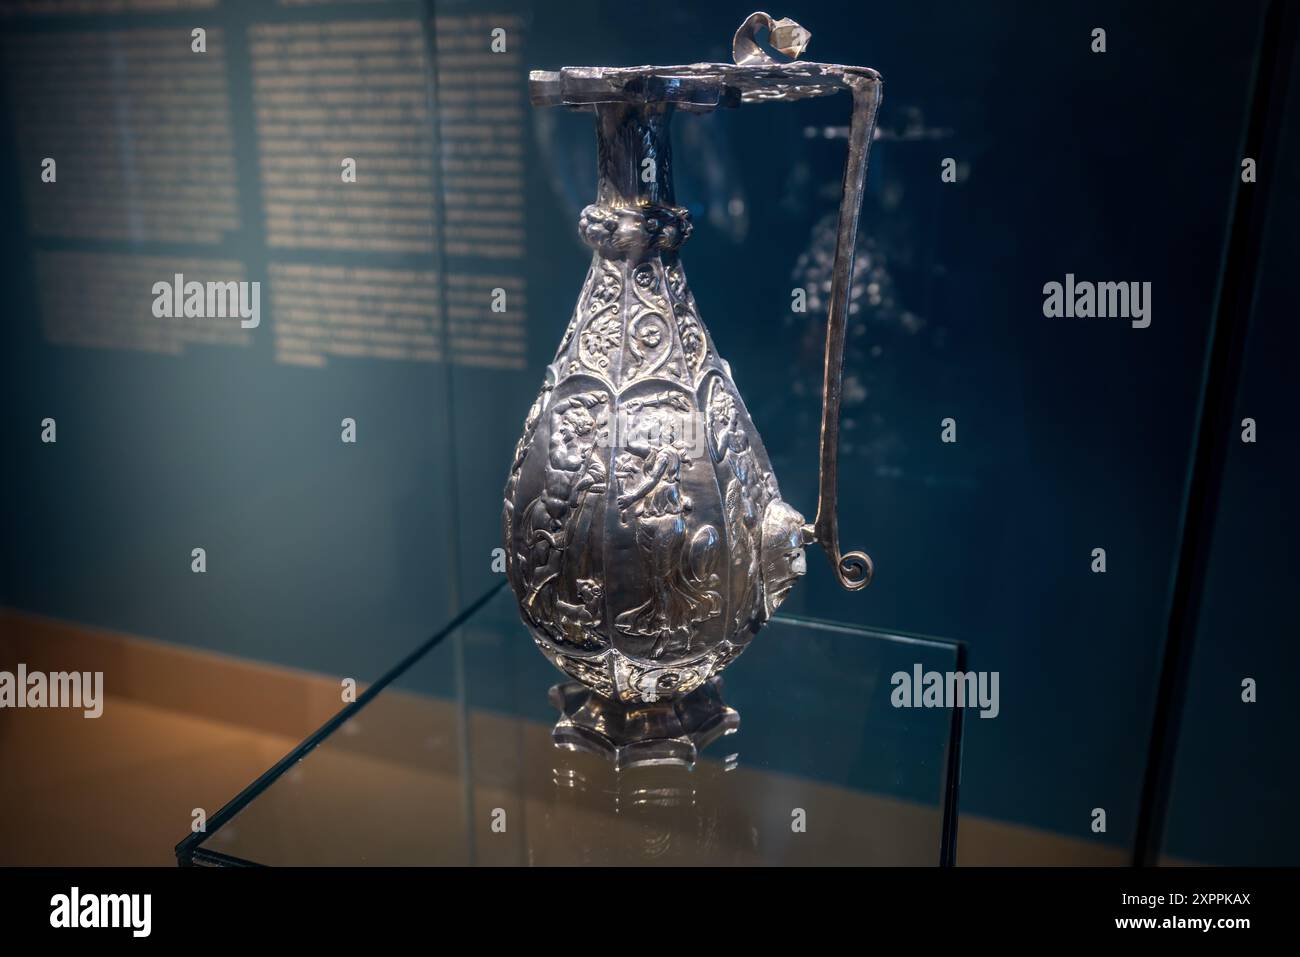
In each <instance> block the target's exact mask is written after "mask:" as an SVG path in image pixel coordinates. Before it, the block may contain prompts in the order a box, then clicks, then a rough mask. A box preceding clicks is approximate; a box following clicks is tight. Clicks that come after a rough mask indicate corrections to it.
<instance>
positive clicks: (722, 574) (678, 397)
mask: <svg viewBox="0 0 1300 957" xmlns="http://www.w3.org/2000/svg"><path fill="white" fill-rule="evenodd" d="M760 28H763V29H768V30H769V31H770V33H771V36H772V39H773V42H774V43H776V44H777V45H778V46H779V47H782V48H784V49H786V50H787V51H790V52H795V53H797V52H799V51H801V50H802V49H803V46H804V45H806V43H807V40H808V37H809V34H808V32H807V31H806V30H804V29H803V28H802V27H800V26H799V25H798V24H796V23H794V22H793V21H790V20H780V21H774V20H773V19H772V18H771V17H769V16H768V15H767V14H763V13H758V14H753V15H751V16H750V17H749V18H748V19H746V21H745V23H744V24H742V26H741V28H740V30H739V31H737V34H736V38H735V40H734V41H733V51H734V55H735V57H736V60H737V63H736V64H734V65H733V64H717V63H697V64H693V65H689V66H671V67H649V66H647V67H630V68H604V67H601V68H589V67H566V68H564V69H563V70H561V71H559V72H558V73H538V72H535V73H533V74H532V76H531V84H532V97H533V102H534V103H535V104H537V105H565V106H569V107H572V108H578V109H589V110H592V111H594V113H595V115H596V135H597V165H598V172H599V180H598V187H597V196H596V202H595V203H594V204H592V205H591V206H588V207H587V208H586V209H585V210H584V211H583V213H582V216H581V219H580V223H579V233H580V235H581V236H582V238H583V240H584V241H585V242H586V243H587V245H588V246H590V247H591V248H592V250H593V254H592V263H591V268H590V269H589V270H588V273H587V279H586V282H585V283H584V284H583V288H582V292H581V294H580V295H579V297H578V303H577V306H576V308H575V309H574V312H573V317H572V319H571V320H570V322H569V325H568V328H567V329H566V330H565V332H564V336H563V338H562V340H561V341H560V346H559V349H558V350H557V351H556V354H555V360H554V361H553V362H552V363H551V365H550V366H549V367H548V368H547V372H546V378H545V382H544V383H543V386H542V391H541V394H540V395H538V397H537V400H536V401H535V402H534V403H533V406H532V408H531V409H530V410H529V412H528V416H527V418H526V420H525V424H524V434H523V435H522V437H521V438H520V440H519V443H518V445H517V446H516V450H515V456H514V461H513V464H512V466H511V470H510V477H509V480H508V482H507V484H506V491H505V509H504V516H503V526H504V527H503V532H504V538H505V546H506V555H507V562H506V565H507V573H508V575H509V578H510V584H511V586H512V587H513V589H514V591H515V594H516V596H517V597H518V599H519V605H520V611H521V613H522V615H523V618H524V621H525V622H526V623H527V624H528V626H529V628H530V630H531V631H532V634H533V638H534V641H535V642H536V643H537V645H538V647H539V648H540V649H541V651H542V653H543V654H544V655H546V657H547V658H548V659H550V661H551V662H552V663H553V664H555V665H556V667H558V668H559V669H560V670H561V671H563V672H565V673H566V674H568V675H570V676H571V677H573V678H575V679H577V680H578V681H580V682H582V683H583V684H584V685H586V686H587V687H589V688H591V689H592V690H593V691H595V692H597V693H598V694H599V695H602V696H604V697H606V698H610V699H614V700H616V701H618V702H621V703H623V704H625V705H639V704H647V703H654V702H661V701H665V700H668V699H674V698H679V697H682V696H685V695H689V694H690V693H691V692H693V691H695V690H696V689H699V688H700V687H701V686H702V685H704V683H705V682H706V681H707V680H708V679H709V678H710V677H711V676H713V675H715V674H716V673H718V672H719V671H721V670H722V669H723V668H724V667H726V665H728V664H729V663H730V662H731V661H732V660H733V659H735V657H736V656H737V655H739V654H740V653H741V652H742V651H743V650H744V649H745V648H746V647H747V646H748V644H749V641H750V640H751V639H752V637H753V636H754V634H755V633H756V632H757V631H758V629H759V628H760V627H761V626H762V625H763V623H764V622H766V621H767V620H768V619H769V618H770V617H771V616H772V614H773V613H774V612H775V611H776V609H777V608H778V607H779V606H780V604H781V602H782V601H783V600H784V599H785V596H786V595H787V594H788V593H789V591H790V588H791V587H792V586H793V584H794V582H795V580H796V579H797V578H798V577H799V576H800V575H802V574H803V573H804V571H805V558H804V546H805V545H806V544H809V543H811V542H814V541H816V542H820V543H821V544H822V546H823V548H824V549H825V550H826V552H827V554H828V556H829V557H830V559H831V563H832V566H833V567H834V569H835V574H836V576H837V578H838V579H839V580H840V582H841V584H843V585H844V587H846V588H849V589H851V590H855V589H858V588H862V587H864V586H865V585H866V584H867V583H868V581H869V580H870V578H871V560H870V559H869V558H868V557H867V556H866V555H865V554H864V553H862V552H850V553H847V554H844V555H841V554H840V551H839V541H838V537H839V536H838V530H837V528H836V523H835V497H836V478H837V466H836V458H837V450H838V429H839V402H840V367H841V362H842V359H843V350H844V325H845V317H846V313H847V304H848V303H847V300H848V287H849V281H848V280H849V277H850V276H851V273H852V268H853V249H854V241H855V237H856V233H857V220H858V211H859V207H860V205H861V200H862V187H863V182H864V178H865V174H866V163H867V149H868V147H869V145H870V142H871V131H872V128H873V127H874V124H875V116H876V109H877V107H878V105H879V102H880V77H879V75H878V74H877V73H876V72H875V71H873V70H869V69H866V68H863V67H849V66H838V65H832V64H824V63H809V62H804V61H794V62H790V63H780V62H777V61H776V60H775V59H773V58H772V57H771V56H770V55H768V54H767V53H766V52H764V51H763V49H762V48H761V46H760V45H759V43H758V39H757V34H758V30H759V29H760ZM845 90H847V91H848V92H850V93H851V94H852V97H853V113H852V118H851V125H850V133H849V155H848V161H847V164H846V167H845V175H844V189H843V196H842V200H841V204H840V220H839V230H838V235H837V245H836V255H835V265H834V269H833V276H832V288H831V296H830V304H829V318H828V324H827V337H826V365H825V382H824V389H823V417H822V445H821V463H820V465H821V473H820V475H821V486H820V495H819V501H818V508H817V516H816V519H815V520H814V522H813V523H812V524H807V523H805V521H804V519H803V516H801V515H800V514H799V513H798V512H797V511H796V510H795V509H794V508H792V507H791V506H790V505H788V504H787V503H786V502H784V501H783V500H782V499H781V493H780V489H779V488H778V486H777V482H776V478H775V476H773V474H772V467H771V463H770V461H769V460H768V456H767V452H766V450H765V449H764V447H763V442H762V440H761V439H760V438H759V435H758V432H757V430H756V429H755V428H754V423H753V422H752V421H751V420H750V418H749V413H748V412H747V411H746V409H745V404H744V402H743V401H742V399H741V397H740V395H739V394H738V393H737V391H736V387H735V383H734V382H733V381H732V378H731V369H730V367H729V366H728V365H727V363H726V361H725V360H723V359H722V358H721V357H720V356H719V355H718V353H717V350H716V348H715V347H714V344H713V341H712V339H711V338H710V336H709V333H708V330H707V329H705V327H704V324H703V323H702V322H701V320H700V316H699V313H698V311H697V309H696V306H695V300H694V297H692V295H691V292H690V289H689V287H688V286H687V282H686V274H685V272H684V271H683V268H682V264H681V261H680V258H679V249H680V247H681V245H682V244H683V243H684V242H685V241H686V239H688V238H689V236H690V233H691V222H690V216H689V214H688V213H687V211H686V209H684V208H683V207H680V206H678V205H677V204H676V201H675V198H674V195H673V185H672V149H671V145H670V141H669V135H668V126H669V121H670V119H671V117H672V114H673V113H674V112H675V111H676V110H678V109H686V110H688V111H693V112H699V111H702V110H707V109H712V108H715V107H717V106H735V105H738V104H740V103H741V102H761V101H766V100H786V99H799V98H801V97H807V96H821V95H825V94H829V93H834V92H838V91H845Z"/></svg>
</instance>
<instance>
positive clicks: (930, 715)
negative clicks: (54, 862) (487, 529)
mask: <svg viewBox="0 0 1300 957" xmlns="http://www.w3.org/2000/svg"><path fill="white" fill-rule="evenodd" d="M963 658H964V649H963V648H962V647H961V646H960V645H957V644H953V643H951V642H945V641H935V640H932V639H926V638H916V637H908V636H902V635H890V634H883V633H879V632H872V631H867V630H864V629H858V628H852V627H848V626H844V625H838V624H833V623H828V622H817V621H810V620H806V619H801V618H794V617H789V616H778V617H777V618H776V619H775V620H774V621H772V622H771V623H770V625H769V627H768V628H767V629H766V630H765V631H764V634H763V640H762V641H761V642H757V643H756V644H755V647H754V648H752V649H750V651H749V652H748V653H747V654H746V655H745V656H744V658H743V659H742V660H741V661H739V662H737V663H736V665H735V666H734V667H732V668H730V669H728V671H727V673H726V676H725V678H724V679H723V680H724V682H725V684H723V685H722V687H721V695H722V699H723V701H724V702H725V705H724V707H725V708H726V709H727V711H728V712H729V720H728V721H726V722H725V723H721V722H720V723H716V724H715V726H714V730H713V731H712V732H711V733H709V734H706V735H705V736H704V737H703V738H702V739H701V740H700V744H701V747H700V750H699V754H698V757H696V758H695V759H694V760H691V759H690V758H681V759H678V760H666V761H662V762H660V761H653V762H647V763H632V764H630V765H629V764H627V763H625V764H624V766H622V767H621V768H618V767H616V759H615V756H614V755H613V754H611V753H609V752H603V751H601V750H599V749H589V748H583V747H577V746H575V744H574V742H573V739H572V738H569V737H566V736H565V735H564V734H563V727H562V726H563V724H564V722H563V720H562V716H561V713H560V712H559V711H557V709H556V707H555V705H556V704H557V700H556V695H555V693H554V689H556V688H558V687H559V685H558V684H557V683H558V682H559V681H560V679H562V678H563V675H561V674H560V673H559V672H558V671H555V670H554V669H552V668H550V666H549V665H547V664H546V662H545V661H543V660H542V659H541V658H540V656H538V655H537V654H536V652H535V651H533V649H532V647H531V642H530V641H528V640H527V629H526V628H525V626H524V625H523V623H522V622H521V621H520V619H519V613H518V609H517V607H516V605H515V602H514V599H513V596H512V595H511V594H510V593H509V590H508V589H505V588H501V587H498V588H496V589H494V590H493V591H491V592H490V593H489V594H488V595H487V596H485V598H483V599H481V600H480V601H478V602H476V603H475V604H474V605H473V606H471V607H470V608H469V609H467V612H466V613H465V614H463V615H462V616H461V617H460V619H459V620H458V621H457V622H455V623H453V624H452V625H451V626H450V627H448V628H446V629H444V630H442V631H440V632H439V633H438V634H437V635H435V636H434V637H433V638H431V639H430V640H429V641H428V642H427V643H426V644H425V645H424V646H422V647H421V648H419V649H417V650H416V651H415V652H414V653H413V654H412V655H411V656H409V657H408V658H407V659H406V660H404V661H402V662H401V663H399V664H398V665H397V666H396V667H395V668H394V669H393V670H392V671H391V672H390V673H389V674H387V675H386V676H384V677H383V678H382V679H380V680H379V681H377V682H375V684H373V685H372V686H370V687H369V688H368V689H366V690H365V692H364V693H363V694H362V695H361V696H359V698H358V700H357V701H356V702H355V703H352V704H349V705H347V706H346V707H344V708H343V709H342V710H341V711H340V712H339V714H338V715H336V716H335V717H334V718H333V719H331V720H330V721H329V722H328V723H327V724H326V725H325V726H323V727H322V728H321V729H320V730H319V731H317V732H316V733H315V734H313V735H311V736H310V737H309V738H307V739H306V740H305V741H303V742H302V743H301V744H300V745H299V746H298V747H297V748H296V749H295V750H294V751H293V752H292V753H291V754H289V755H287V756H286V757H285V758H284V760H282V761H280V762H279V763H278V764H276V766H275V767H273V768H271V769H270V770H268V771H267V773H266V774H264V775H262V776H261V777H260V778H258V779H257V780H256V781H255V782H253V783H251V784H250V785H249V787H247V788H246V789H244V790H243V791H241V792H240V793H239V794H238V795H237V796H235V797H234V798H233V799H232V800H231V801H230V802H229V803H228V804H227V805H226V806H225V807H224V808H222V809H221V810H220V811H219V812H218V813H216V814H215V815H213V816H212V818H210V819H209V821H208V824H207V829H206V831H204V832H201V833H195V834H192V835H190V836H189V837H187V838H186V839H185V840H183V841H182V842H181V843H180V844H179V845H178V846H177V848H176V854H177V858H178V860H179V861H180V863H181V864H183V865H217V866H223V865H241V864H265V865H334V864H352V865H388V864H391V865H425V864H430V865H444V864H542V865H548V864H550V865H561V864H615V865H619V864H628V865H631V864H641V865H649V864H701V865H723V864H898V865H935V864H951V863H952V862H953V852H954V848H955V843H954V841H955V837H956V827H957V780H958V772H959V769H960V762H961V731H962V712H961V710H960V709H945V708H926V707H918V708H911V707H909V708H894V707H892V706H891V705H890V703H889V697H890V692H891V691H892V689H893V688H894V687H895V686H896V685H898V684H901V679H898V680H895V678H894V676H896V675H898V674H904V675H906V676H907V680H909V681H910V680H911V679H912V676H913V675H914V674H916V673H917V672H919V673H921V674H925V673H931V672H933V673H940V674H946V673H948V672H952V671H957V670H961V669H962V667H963ZM774 674H779V675H781V677H782V680H781V682H780V683H779V684H774V683H773V682H772V680H771V678H772V676H773V675H774ZM449 685H450V686H451V687H452V688H453V689H454V690H453V691H452V693H451V694H450V695H447V694H446V689H447V687H448V686H449ZM548 689H552V693H551V694H550V695H548ZM557 725H558V727H557Z"/></svg>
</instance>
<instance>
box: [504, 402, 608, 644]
mask: <svg viewBox="0 0 1300 957" xmlns="http://www.w3.org/2000/svg"><path fill="white" fill-rule="evenodd" d="M608 399H609V396H608V395H607V394H606V393H604V392H584V393H581V394H579V395H574V396H570V397H568V398H566V399H560V400H559V401H557V402H556V404H555V408H554V409H552V410H551V423H552V424H551V439H550V448H549V450H548V455H547V460H546V479H545V482H544V484H543V486H542V490H541V492H540V494H539V495H538V496H537V498H535V499H533V500H532V501H531V502H529V503H528V506H527V508H526V509H525V510H524V513H523V516H522V522H523V529H524V542H525V545H526V547H527V549H528V555H527V560H526V574H525V583H526V584H527V588H528V591H527V597H526V600H525V602H524V607H525V608H526V609H527V611H528V614H529V616H530V617H531V618H532V620H533V622H534V623H536V624H538V625H539V626H542V627H546V626H547V625H548V623H551V622H554V621H555V620H556V618H555V612H556V602H557V601H558V600H562V597H563V596H560V595H557V593H556V580H557V578H558V577H559V575H560V571H561V568H562V565H563V561H564V556H565V553H566V551H567V550H568V548H569V546H570V544H571V543H572V541H573V532H574V527H575V526H576V524H577V518H578V515H579V513H580V511H581V508H582V505H583V502H584V501H585V499H586V497H587V495H588V493H590V492H603V491H605V489H606V488H607V484H606V481H607V479H606V473H605V465H604V463H603V462H601V460H600V458H599V457H598V456H597V455H596V454H595V453H596V450H597V449H598V448H599V447H600V446H601V445H602V441H601V440H602V438H603V436H604V435H605V432H604V430H603V429H602V428H601V422H600V421H598V420H597V418H596V417H595V416H594V415H592V413H591V410H592V409H593V408H595V407H597V406H599V405H601V404H603V403H604V402H606V401H607V400H608ZM573 597H577V596H573Z"/></svg>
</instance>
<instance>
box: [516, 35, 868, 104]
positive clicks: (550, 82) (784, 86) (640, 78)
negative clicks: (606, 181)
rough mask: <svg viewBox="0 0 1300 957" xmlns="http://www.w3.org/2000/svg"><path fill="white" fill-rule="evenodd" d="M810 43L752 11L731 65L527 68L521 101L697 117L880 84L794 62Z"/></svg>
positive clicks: (847, 70)
mask: <svg viewBox="0 0 1300 957" xmlns="http://www.w3.org/2000/svg"><path fill="white" fill-rule="evenodd" d="M760 29H766V30H767V31H768V36H769V39H770V41H771V43H772V45H773V46H774V47H775V48H776V49H777V50H778V51H780V52H781V53H783V54H785V55H786V56H791V57H795V58H796V59H793V60H791V61H789V62H781V61H779V60H776V59H774V58H773V57H772V56H771V55H769V54H768V52H767V51H766V50H764V49H763V47H762V46H761V45H760V44H759V42H758V31H759V30H760ZM811 38H812V34H811V33H809V32H808V31H807V30H805V29H804V28H803V27H801V26H799V24H797V23H795V22H794V21H793V20H791V19H789V18H785V19H781V20H774V19H772V17H771V16H770V15H769V14H766V13H762V12H759V13H752V14H750V15H749V16H748V17H747V18H746V19H745V22H744V23H742V24H741V25H740V29H739V30H737V31H736V35H735V37H734V38H733V39H732V42H731V51H732V57H733V59H734V60H735V62H734V63H689V64H684V65H679V66H631V67H600V66H566V67H564V68H563V69H561V70H559V71H554V72H549V71H545V70H534V71H532V72H531V73H530V74H529V76H528V86H529V96H530V99H531V100H532V103H533V105H534V106H567V107H570V108H571V109H579V110H582V109H590V108H592V107H593V106H594V105H595V104H597V103H672V104H674V105H675V106H676V107H677V108H678V109H682V110H686V111H688V112H699V113H705V112H709V111H710V110H714V109H717V108H718V107H737V106H739V105H740V104H741V103H761V102H767V101H778V100H801V99H808V98H810V97H815V96H828V95H830V94H832V93H839V92H840V91H843V90H852V89H853V87H854V85H855V83H856V84H858V85H860V84H862V83H864V82H865V83H868V84H879V83H880V82H881V80H880V74H879V73H877V72H876V71H875V70H872V69H870V68H869V67H862V66H844V65H841V64H837V63H815V62H812V61H808V60H799V59H797V57H798V56H799V55H800V54H801V53H803V51H804V49H805V48H806V47H807V45H808V41H809V40H810V39H811ZM849 78H853V80H854V81H855V82H850V81H849Z"/></svg>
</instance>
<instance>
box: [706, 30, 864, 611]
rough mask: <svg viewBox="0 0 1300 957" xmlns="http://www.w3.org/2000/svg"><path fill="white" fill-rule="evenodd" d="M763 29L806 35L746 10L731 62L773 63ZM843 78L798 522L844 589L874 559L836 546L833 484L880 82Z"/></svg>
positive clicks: (782, 39) (798, 37)
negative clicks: (806, 492) (810, 469)
mask: <svg viewBox="0 0 1300 957" xmlns="http://www.w3.org/2000/svg"><path fill="white" fill-rule="evenodd" d="M760 29H766V30H767V32H768V39H769V40H770V42H771V44H772V45H773V46H774V47H775V48H776V49H778V50H780V51H781V52H782V53H784V54H786V55H787V56H791V57H798V56H799V55H800V54H801V53H802V52H803V51H804V48H805V47H807V45H808V41H809V40H810V39H812V34H811V33H809V32H808V31H807V30H805V29H804V28H803V27H801V26H800V25H799V24H797V23H795V22H794V21H793V20H790V19H789V18H786V19H782V20H773V19H772V17H771V16H770V15H769V14H767V13H762V12H759V13H752V14H750V15H749V17H747V18H746V20H745V22H744V23H742V24H741V25H740V29H739V30H737V31H736V36H735V38H734V39H733V40H732V42H731V51H732V57H733V59H734V60H735V61H736V64H737V66H767V65H772V66H779V65H780V64H779V62H778V61H777V60H775V59H773V58H772V57H771V56H770V55H768V53H767V51H766V50H764V49H763V47H762V46H761V45H760V44H759V42H758V31H759V30H760ZM842 83H843V84H844V85H845V86H846V87H847V88H848V89H849V91H850V92H851V93H852V94H853V116H852V118H851V120H850V125H849V155H848V159H847V161H846V162H845V164H844V185H843V188H842V189H841V192H840V219H839V228H838V231H837V234H836V238H835V263H834V269H833V271H832V274H831V297H830V309H829V310H828V313H827V317H826V367H825V379H824V381H823V384H822V437H821V463H820V467H821V473H820V483H819V488H818V494H817V518H816V520H815V521H814V522H813V524H812V525H805V526H804V530H803V532H804V539H805V541H807V542H814V541H816V542H820V543H821V546H822V548H823V549H824V550H825V552H826V557H827V558H829V559H830V562H831V566H832V567H833V568H834V569H835V577H836V578H838V579H839V582H840V584H841V585H843V586H844V587H845V588H847V589H848V590H849V591H857V590H858V589H859V588H865V587H867V585H868V584H870V582H871V576H872V574H873V572H874V566H873V565H872V563H871V557H870V556H869V555H867V553H866V552H861V551H853V552H845V553H843V554H841V553H840V531H839V525H838V523H837V522H836V515H835V511H836V496H837V493H838V485H839V449H840V393H841V385H842V383H841V376H842V373H843V369H844V331H845V323H846V322H847V320H848V314H849V290H850V286H851V285H852V282H851V281H852V278H853V253H854V248H855V246H856V244H857V238H858V214H859V213H860V212H861V210H862V188H863V184H864V183H865V181H866V178H867V151H868V149H870V147H871V135H872V131H873V130H874V128H875V125H876V110H877V108H878V107H879V105H880V84H879V83H875V82H872V81H871V80H870V79H868V78H867V77H864V76H861V75H856V74H854V73H853V72H850V71H849V70H845V71H844V73H843V74H842Z"/></svg>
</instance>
